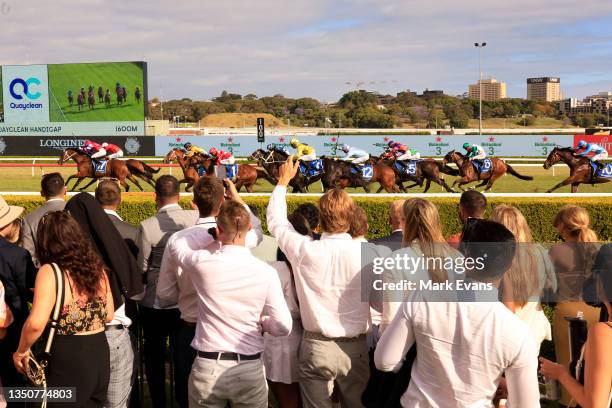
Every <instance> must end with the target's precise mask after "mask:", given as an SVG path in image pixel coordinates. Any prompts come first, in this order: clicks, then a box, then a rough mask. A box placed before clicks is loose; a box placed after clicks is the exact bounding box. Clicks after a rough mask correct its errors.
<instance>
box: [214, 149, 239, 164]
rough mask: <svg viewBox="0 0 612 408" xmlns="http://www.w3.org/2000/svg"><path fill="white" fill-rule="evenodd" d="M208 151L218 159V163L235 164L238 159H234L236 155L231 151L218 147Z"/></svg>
mask: <svg viewBox="0 0 612 408" xmlns="http://www.w3.org/2000/svg"><path fill="white" fill-rule="evenodd" d="M208 153H209V154H210V155H211V156H213V157H214V158H215V159H216V163H215V164H216V165H221V164H234V163H235V162H236V159H234V155H233V154H231V153H230V152H226V151H223V150H217V149H216V148H214V147H211V148H210V150H209V151H208Z"/></svg>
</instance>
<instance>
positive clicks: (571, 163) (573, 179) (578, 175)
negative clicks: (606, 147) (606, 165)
mask: <svg viewBox="0 0 612 408" xmlns="http://www.w3.org/2000/svg"><path fill="white" fill-rule="evenodd" d="M558 162H562V163H565V164H567V165H568V167H569V168H570V175H569V177H568V178H566V179H565V180H563V181H562V182H560V183H559V184H557V185H556V186H554V187H553V188H551V189H550V190H548V191H547V193H550V192H552V191H554V190H556V189H558V188H559V187H563V186H566V185H568V184H571V185H572V193H576V192H578V186H579V185H580V184H599V183H607V182H609V181H612V178H605V177H591V163H590V159H589V158H588V157H580V156H575V155H574V149H572V148H571V147H555V148H554V149H552V151H551V152H550V154H549V155H548V157H547V158H546V161H545V162H544V166H543V167H544V168H545V169H547V170H548V169H549V168H551V167H552V166H554V165H555V164H556V163H558Z"/></svg>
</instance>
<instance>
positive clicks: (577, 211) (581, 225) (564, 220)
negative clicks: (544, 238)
mask: <svg viewBox="0 0 612 408" xmlns="http://www.w3.org/2000/svg"><path fill="white" fill-rule="evenodd" d="M590 224H591V219H590V217H589V212H588V211H587V210H586V209H584V208H582V207H578V206H577V205H566V206H565V207H563V208H561V209H560V210H559V212H558V213H557V215H555V218H554V219H553V225H554V226H555V228H556V227H559V226H563V227H565V229H567V230H568V231H569V233H570V235H572V236H573V237H574V238H576V241H577V242H597V241H598V239H597V234H596V233H595V231H593V230H592V229H591V228H590Z"/></svg>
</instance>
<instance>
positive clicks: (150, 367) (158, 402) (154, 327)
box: [140, 306, 180, 408]
mask: <svg viewBox="0 0 612 408" xmlns="http://www.w3.org/2000/svg"><path fill="white" fill-rule="evenodd" d="M140 317H141V323H142V330H143V337H144V353H143V354H144V362H145V373H146V375H147V384H148V385H149V394H150V395H151V401H152V403H153V408H165V407H166V406H167V404H166V356H167V355H168V354H170V355H171V359H172V361H173V362H176V361H177V360H178V359H177V350H178V347H177V342H176V341H177V334H178V330H179V327H180V312H179V310H178V309H152V308H148V307H144V306H141V307H140ZM167 345H169V346H170V349H169V350H168V349H167ZM168 351H169V353H168ZM174 370H175V371H174V378H175V379H176V363H175V364H174Z"/></svg>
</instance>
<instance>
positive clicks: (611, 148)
mask: <svg viewBox="0 0 612 408" xmlns="http://www.w3.org/2000/svg"><path fill="white" fill-rule="evenodd" d="M581 140H584V141H585V142H587V143H595V144H598V145H600V146H601V147H603V148H604V149H606V150H607V151H608V153H610V152H612V135H574V144H573V146H574V147H576V146H577V145H578V142H579V141H581Z"/></svg>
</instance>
